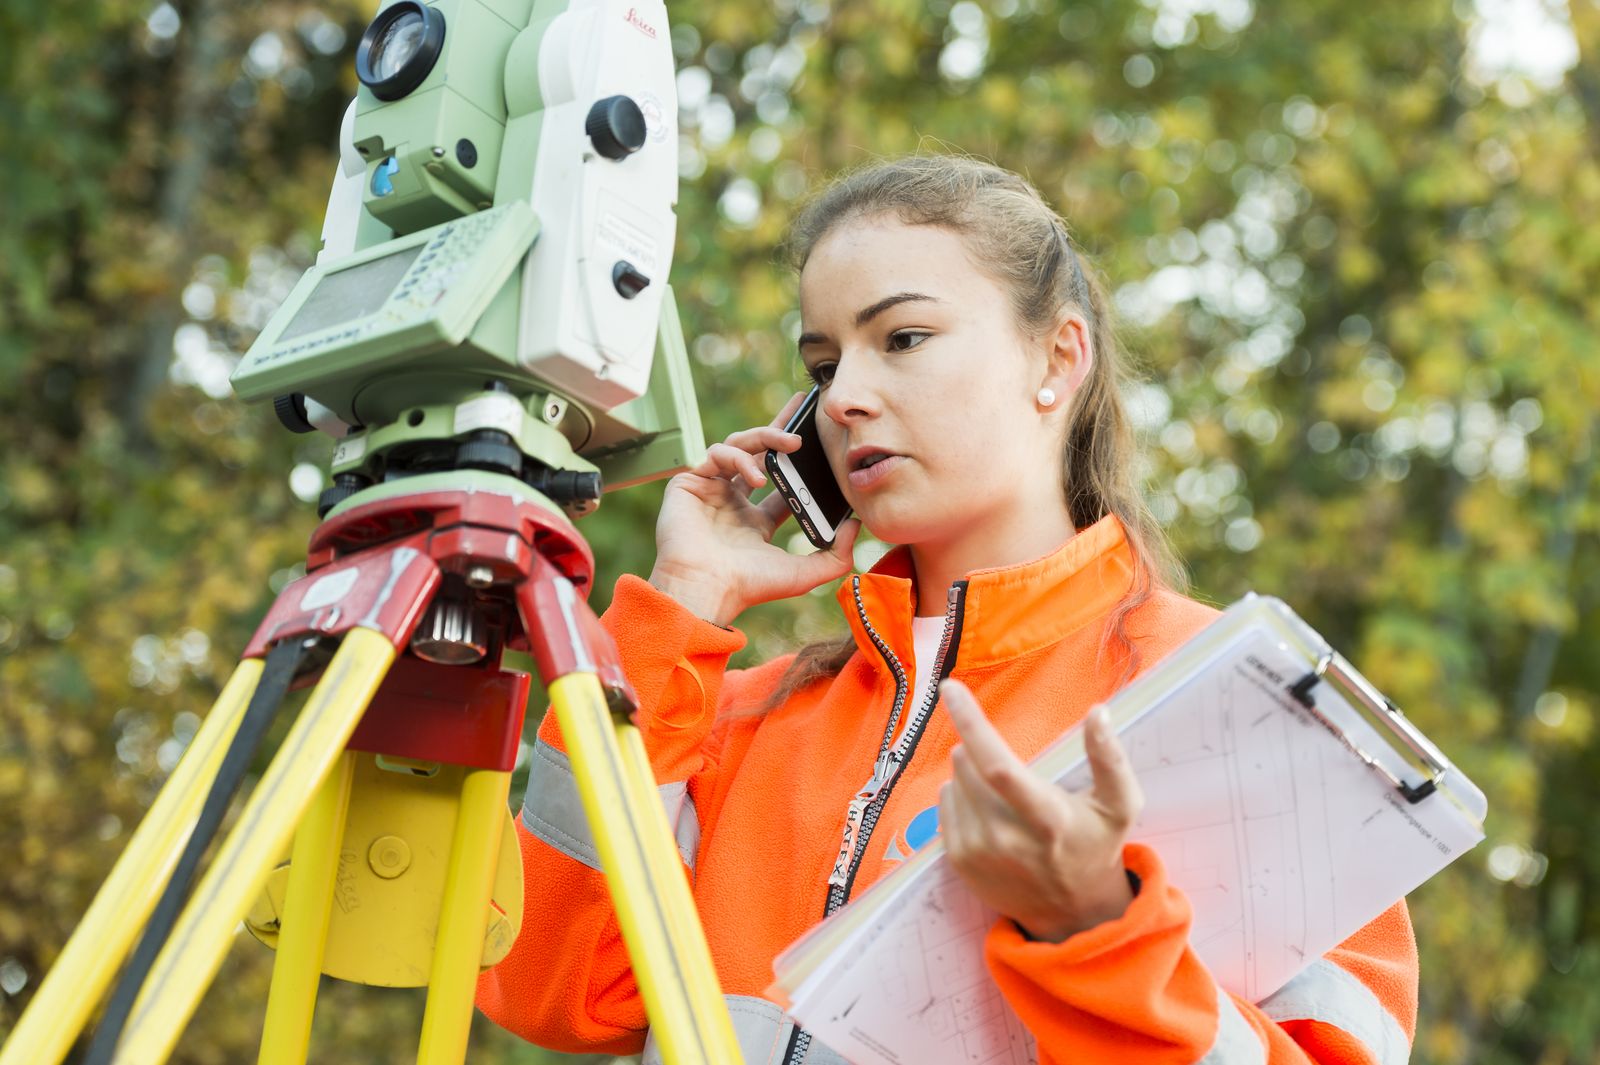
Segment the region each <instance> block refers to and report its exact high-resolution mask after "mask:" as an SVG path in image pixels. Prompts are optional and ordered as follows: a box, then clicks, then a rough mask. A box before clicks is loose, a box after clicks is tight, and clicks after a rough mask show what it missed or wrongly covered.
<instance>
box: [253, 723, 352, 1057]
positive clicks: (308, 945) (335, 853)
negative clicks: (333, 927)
mask: <svg viewBox="0 0 1600 1065" xmlns="http://www.w3.org/2000/svg"><path fill="white" fill-rule="evenodd" d="M354 776H355V757H354V755H352V754H350V752H348V751H346V752H345V753H344V755H343V756H342V757H341V758H340V759H339V763H338V764H337V765H336V766H334V768H333V771H332V772H331V773H329V774H328V779H327V780H325V781H323V783H322V788H321V789H320V790H319V791H318V792H317V797H316V799H315V800H314V801H313V802H312V804H311V809H310V810H309V811H307V813H306V818H305V820H304V821H302V822H301V823H300V828H299V830H298V831H296V832H295V836H294V853H293V854H292V855H291V856H290V859H289V884H288V887H287V889H286V890H285V894H284V902H283V914H282V916H281V918H280V930H279V933H278V956H277V958H275V959H274V960H273V963H272V987H271V989H270V990H269V991H268V992H267V1019H266V1025H265V1027H264V1028H263V1029H262V1033H261V1053H260V1057H259V1058H258V1059H257V1060H258V1061H259V1062H260V1063H261V1065H279V1063H281V1065H289V1063H290V1062H304V1061H305V1060H306V1057H307V1054H308V1052H309V1050H310V1047H311V1016H312V1014H313V1013H314V1012H315V1010H316V1008H317V983H318V980H319V979H320V978H321V976H322V952H323V948H324V947H326V946H327V942H328V920H329V917H330V916H331V914H332V907H333V889H334V886H335V885H336V884H337V882H338V875H339V844H340V841H341V839H342V837H343V835H344V819H345V811H346V810H347V809H348V808H349V805H350V782H351V780H352V778H353V777H354Z"/></svg>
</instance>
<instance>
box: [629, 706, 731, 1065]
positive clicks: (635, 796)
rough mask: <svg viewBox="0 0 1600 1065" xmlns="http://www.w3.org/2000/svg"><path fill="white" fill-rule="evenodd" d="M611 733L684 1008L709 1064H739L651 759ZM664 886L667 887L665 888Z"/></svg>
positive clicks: (633, 731) (635, 743)
mask: <svg viewBox="0 0 1600 1065" xmlns="http://www.w3.org/2000/svg"><path fill="white" fill-rule="evenodd" d="M616 733H617V742H618V745H619V746H620V747H621V751H622V761H623V766H624V770H625V778H624V779H625V780H626V782H627V785H628V789H629V796H628V802H629V807H630V809H633V810H637V811H639V817H640V818H641V820H643V821H644V822H646V829H645V831H644V832H643V833H642V835H641V842H642V843H643V844H644V846H645V854H646V860H647V861H648V862H649V864H650V873H649V876H650V883H651V884H654V885H657V891H658V894H659V896H660V898H661V903H662V907H663V909H664V910H665V912H666V923H667V934H668V936H669V937H670V938H671V940H672V950H673V955H674V956H675V957H676V958H677V959H678V963H679V965H680V967H681V972H682V976H683V980H684V990H685V993H686V994H687V996H688V998H689V1008H690V1010H691V1011H692V1012H693V1013H694V1016H695V1017H697V1018H701V1019H702V1022H701V1023H702V1025H703V1026H704V1028H705V1030H706V1036H705V1038H706V1039H707V1040H708V1041H709V1042H710V1049H711V1060H712V1061H716V1062H722V1061H735V1062H736V1061H738V1060H739V1046H738V1040H737V1037H735V1035H734V1034H733V1022H732V1020H731V1019H730V1018H729V1016H728V1004H727V1002H726V1001H725V1000H724V999H723V997H722V988H721V985H720V984H719V983H718V982H717V973H716V969H715V968H714V967H713V965H712V963H711V952H710V950H709V949H708V948H707V947H706V934H705V929H704V928H702V927H701V925H700V911H699V910H698V909H696V908H695V904H694V897H693V895H691V894H690V891H689V887H688V884H687V882H686V880H685V878H684V873H683V859H682V857H680V855H679V853H678V847H677V841H676V840H675V839H674V836H673V831H672V825H671V824H670V823H669V822H668V821H667V812H666V809H665V808H664V807H663V806H662V805H661V793H660V791H659V790H658V789H657V787H656V780H655V774H654V773H653V772H651V769H650V755H649V754H648V753H647V752H646V751H645V746H644V737H643V736H642V735H641V734H640V732H639V730H638V728H636V727H635V726H633V725H631V724H624V725H617V726H616ZM650 822H654V824H650ZM664 887H670V889H667V890H664V889H663V888H664ZM657 1038H658V1039H659V1038H660V1033H657Z"/></svg>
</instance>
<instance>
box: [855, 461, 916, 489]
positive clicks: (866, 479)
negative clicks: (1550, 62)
mask: <svg viewBox="0 0 1600 1065" xmlns="http://www.w3.org/2000/svg"><path fill="white" fill-rule="evenodd" d="M905 460H906V457H905V456H904V455H890V454H886V453H879V454H877V455H871V456H868V457H867V459H866V460H865V462H863V463H862V465H860V466H858V467H856V468H855V469H853V470H851V471H850V487H851V488H853V489H855V490H856V491H858V492H864V491H866V490H868V489H871V488H875V487H877V486H878V485H879V484H881V483H882V482H883V480H884V478H886V477H888V476H889V475H890V474H892V473H893V472H894V471H895V470H896V469H898V468H899V467H900V464H901V463H903V462H905Z"/></svg>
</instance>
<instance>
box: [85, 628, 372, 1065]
mask: <svg viewBox="0 0 1600 1065" xmlns="http://www.w3.org/2000/svg"><path fill="white" fill-rule="evenodd" d="M394 657H395V647H394V645H393V644H391V643H390V642H389V640H388V638H387V637H385V636H384V635H383V634H382V633H379V632H375V631H373V630H371V629H364V628H356V629H352V630H350V632H349V633H347V634H346V635H345V637H344V642H343V643H342V644H341V645H340V647H339V651H338V653H337V654H335V655H334V656H333V660H332V661H331V662H329V663H328V668H327V670H326V672H325V673H324V674H323V677H322V680H321V681H320V682H319V683H318V684H317V686H316V688H315V689H314V690H313V691H312V693H311V697H310V698H309V699H308V700H307V702H306V705H305V708H304V709H303V710H301V711H300V716H299V719H298V720H296V721H295V723H294V727H293V728H291V729H290V730H289V735H288V736H287V737H286V738H285V739H284V741H283V746H282V747H281V748H279V750H278V753H277V755H276V756H275V757H274V758H273V759H272V764H271V765H270V766H269V767H268V769H267V772H266V774H265V775H264V776H263V777H262V778H261V783H260V784H258V785H257V786H256V789H255V791H254V793H252V794H251V796H250V801H249V802H248V803H247V804H246V805H245V808H244V812H243V814H241V815H240V817H239V822H238V824H236V825H235V826H234V828H233V831H232V832H230V833H229V834H228V837H227V839H226V840H224V841H223V843H222V845H221V846H220V847H219V848H218V850H217V854H216V857H215V859H214V860H213V861H212V863H211V865H210V867H209V868H208V869H207V870H206V874H205V876H204V877H202V878H201V880H200V883H199V885H198V886H197V887H196V888H195V892H194V895H193V897H192V898H191V899H190V900H189V904H188V905H187V906H186V907H184V911H183V914H182V916H181V917H179V919H178V922H177V924H176V925H174V926H173V929H172V934H171V936H170V937H169V938H168V940H167V943H166V946H165V947H163V948H162V950H161V953H160V954H159V955H158V956H157V957H156V961H155V965H154V966H152V967H151V970H150V975H149V978H148V979H147V980H146V981H145V985H144V991H143V992H142V993H141V994H140V996H139V999H138V1001H137V1002H135V1004H134V1009H133V1014H132V1016H130V1017H129V1019H128V1025H127V1027H126V1028H125V1029H124V1030H123V1034H122V1040H121V1042H120V1043H119V1044H118V1049H117V1056H116V1059H115V1060H116V1061H117V1062H118V1063H119V1065H120V1063H124V1062H127V1063H137V1065H155V1063H157V1062H162V1061H165V1060H166V1058H167V1056H168V1055H169V1054H170V1053H171V1052H172V1048H173V1046H174V1045H175V1044H176V1043H177V1041H178V1036H179V1034H180V1033H181V1032H182V1030H183V1026H184V1025H185V1024H187V1023H188V1021H189V1018H190V1016H192V1015H193V1013H194V1010H195V1007H196V1006H197V1005H198V1004H199V1001H200V996H201V995H202V994H204V992H205V989H206V988H207V987H208V986H209V985H210V983H211V980H212V978H213V977H214V976H215V975H216V972H217V969H218V968H219V967H220V966H221V965H222V958H223V955H225V954H226V953H227V950H228V947H229V946H230V945H231V944H232V940H233V932H234V929H235V928H236V927H237V926H238V924H239V922H240V921H241V920H242V919H243V918H244V915H245V913H246V912H247V911H248V910H249V908H250V903H251V902H252V901H254V899H255V897H256V895H257V894H259V893H260V891H261V888H262V886H263V885H264V884H265V882H266V879H267V875H268V873H270V872H271V866H272V863H273V862H274V861H275V860H276V859H277V858H278V856H279V855H280V854H282V853H283V849H284V847H285V846H286V845H287V844H288V842H289V838H290V836H291V835H292V834H293V832H294V829H295V824H296V822H298V821H299V819H300V816H301V815H302V814H303V813H304V812H305V809H306V807H307V805H309V804H310V802H311V799H312V797H313V796H314V795H315V794H316V793H317V791H318V790H319V789H320V788H321V786H322V782H323V780H324V779H325V778H326V777H327V775H328V773H329V772H330V771H331V769H332V768H333V763H334V761H335V760H336V759H338V758H339V757H340V756H341V755H342V753H343V751H344V745H345V742H346V741H347V740H349V738H350V734H351V733H352V732H353V731H355V727H356V724H357V723H358V722H359V721H360V720H361V715H362V713H363V712H364V711H365V710H366V707H367V704H368V703H369V702H371V701H372V697H373V695H374V694H376V693H377V690H378V686H379V685H380V684H381V683H382V682H383V676H384V674H385V673H386V672H387V671H388V669H389V665H390V663H391V662H393V661H394Z"/></svg>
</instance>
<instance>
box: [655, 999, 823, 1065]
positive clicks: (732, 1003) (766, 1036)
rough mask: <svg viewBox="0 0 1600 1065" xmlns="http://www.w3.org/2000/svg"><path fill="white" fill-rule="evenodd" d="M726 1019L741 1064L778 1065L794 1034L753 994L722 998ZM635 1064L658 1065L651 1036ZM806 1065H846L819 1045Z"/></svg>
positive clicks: (780, 1012) (813, 1046) (769, 1005)
mask: <svg viewBox="0 0 1600 1065" xmlns="http://www.w3.org/2000/svg"><path fill="white" fill-rule="evenodd" d="M722 998H723V1001H725V1002H726V1003H727V1004H728V1016H729V1017H731V1018H732V1019H733V1034H734V1037H735V1038H736V1039H737V1040H738V1041H739V1055H740V1056H741V1057H742V1058H744V1065H779V1063H780V1062H782V1060H783V1053H784V1051H786V1050H788V1049H789V1037H790V1036H791V1035H793V1034H794V1024H793V1023H791V1022H790V1021H789V1020H788V1019H787V1018H786V1017H784V1015H783V1010H781V1009H779V1008H778V1007H777V1006H776V1005H774V1004H773V1003H771V1002H768V1001H767V1000H766V999H764V998H756V997H754V996H753V995H724V996H722ZM639 1065H662V1058H661V1048H660V1047H659V1046H658V1045H657V1044H656V1040H655V1036H654V1035H653V1034H651V1035H646V1036H645V1040H644V1058H643V1059H642V1060H641V1061H640V1063H639ZM806 1065H849V1062H847V1061H845V1060H844V1059H843V1058H841V1057H840V1056H839V1055H837V1054H835V1053H834V1052H833V1051H831V1050H829V1049H828V1048H827V1047H825V1046H822V1045H821V1044H819V1043H816V1042H813V1043H812V1044H811V1053H810V1054H807V1055H806Z"/></svg>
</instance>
